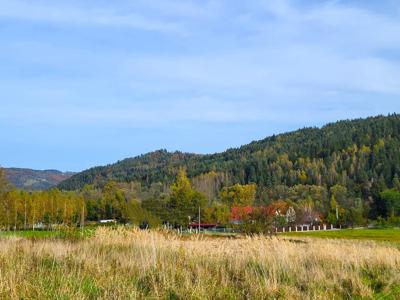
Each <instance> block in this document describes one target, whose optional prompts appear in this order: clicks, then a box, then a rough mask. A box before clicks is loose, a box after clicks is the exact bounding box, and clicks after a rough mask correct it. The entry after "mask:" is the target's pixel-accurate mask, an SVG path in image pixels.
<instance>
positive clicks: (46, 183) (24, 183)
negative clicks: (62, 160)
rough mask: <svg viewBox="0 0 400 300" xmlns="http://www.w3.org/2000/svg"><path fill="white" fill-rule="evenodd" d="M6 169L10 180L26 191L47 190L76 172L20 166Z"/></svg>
mask: <svg viewBox="0 0 400 300" xmlns="http://www.w3.org/2000/svg"><path fill="white" fill-rule="evenodd" d="M4 170H5V173H6V177H7V179H8V181H9V182H10V183H11V184H12V185H14V186H15V187H17V188H19V189H22V190H26V191H36V190H46V189H48V188H51V187H54V186H56V185H57V184H59V183H60V182H61V181H63V180H65V179H67V178H69V177H71V176H72V175H74V174H75V173H72V172H60V171H57V170H44V171H39V170H31V169H20V168H7V169H4Z"/></svg>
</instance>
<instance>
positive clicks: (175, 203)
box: [168, 169, 207, 226]
mask: <svg viewBox="0 0 400 300" xmlns="http://www.w3.org/2000/svg"><path fill="white" fill-rule="evenodd" d="M206 202H207V200H206V198H205V196H204V195H203V194H201V193H199V192H197V191H196V190H195V189H194V188H193V187H192V184H191V182H190V180H189V178H188V177H187V175H186V171H185V170H184V169H180V170H179V172H178V175H177V177H176V181H175V182H174V183H173V184H172V185H171V195H170V200H169V203H168V208H169V211H170V220H171V222H172V223H173V224H175V225H177V226H184V225H187V224H188V222H189V220H194V219H196V218H197V212H198V209H199V207H200V208H201V209H204V207H205V205H206Z"/></svg>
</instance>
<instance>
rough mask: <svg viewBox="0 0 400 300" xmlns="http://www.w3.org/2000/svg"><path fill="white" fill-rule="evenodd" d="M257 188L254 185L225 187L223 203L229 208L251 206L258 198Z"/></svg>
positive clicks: (222, 195) (222, 197) (222, 192)
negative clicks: (256, 197)
mask: <svg viewBox="0 0 400 300" xmlns="http://www.w3.org/2000/svg"><path fill="white" fill-rule="evenodd" d="M256 189H257V186H256V185H255V184H254V183H252V184H246V185H242V184H235V185H233V186H230V187H224V188H223V189H222V190H221V193H220V198H221V201H222V202H223V203H226V204H228V205H229V206H251V205H252V204H253V202H254V199H255V196H256Z"/></svg>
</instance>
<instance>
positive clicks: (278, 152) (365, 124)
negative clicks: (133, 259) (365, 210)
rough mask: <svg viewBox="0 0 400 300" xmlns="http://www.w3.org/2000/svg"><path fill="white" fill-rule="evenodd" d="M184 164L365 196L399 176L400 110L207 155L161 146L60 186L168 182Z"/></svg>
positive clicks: (191, 172)
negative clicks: (341, 188) (342, 188)
mask: <svg viewBox="0 0 400 300" xmlns="http://www.w3.org/2000/svg"><path fill="white" fill-rule="evenodd" d="M180 167H184V168H186V169H187V173H188V176H189V177H190V178H196V177H199V176H200V177H201V176H202V174H206V173H208V172H211V171H214V172H217V173H218V174H221V178H222V177H223V178H224V180H225V181H226V180H227V181H228V183H231V184H234V183H249V182H254V183H256V184H257V185H258V186H259V187H261V188H260V190H261V189H262V187H266V188H269V187H274V186H281V185H283V186H294V185H298V184H303V185H315V186H326V187H331V186H333V185H335V184H342V185H344V186H346V187H347V188H348V189H349V190H353V191H355V193H356V194H357V195H358V196H360V197H363V198H364V199H367V197H368V193H370V192H371V189H372V190H373V189H374V187H373V186H374V185H376V184H379V186H380V187H379V188H383V187H384V186H387V187H390V186H392V185H393V179H394V178H395V177H398V176H400V115H399V114H391V115H388V116H382V115H381V116H376V117H369V118H365V119H355V120H344V121H338V122H336V123H330V124H327V125H325V126H323V127H321V128H317V127H311V128H303V129H300V130H296V131H293V132H288V133H283V134H279V135H273V136H270V137H267V138H265V139H263V140H259V141H254V142H251V143H249V144H247V145H244V146H241V147H239V148H233V149H228V150H226V151H224V152H221V153H215V154H209V155H197V154H191V153H182V152H174V153H170V152H167V151H166V150H158V151H155V152H151V153H147V154H144V155H141V156H137V157H134V158H128V159H124V160H122V161H119V162H117V163H115V164H110V165H107V166H102V167H95V168H91V169H88V170H85V171H83V172H80V173H77V174H75V175H74V176H72V177H70V178H68V179H66V180H64V181H63V182H61V183H60V184H59V185H58V187H59V188H60V189H63V190H75V189H80V188H82V187H83V186H84V185H85V184H102V183H104V182H106V181H107V180H110V179H112V180H116V181H118V182H132V181H137V182H141V183H142V184H144V185H147V186H150V185H151V184H153V183H158V182H160V183H163V184H169V183H171V182H172V181H173V180H174V177H175V175H176V173H177V170H178V169H179V168H180ZM371 186H372V188H371ZM372 192H373V191H372Z"/></svg>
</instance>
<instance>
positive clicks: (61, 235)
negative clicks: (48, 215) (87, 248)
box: [0, 229, 94, 239]
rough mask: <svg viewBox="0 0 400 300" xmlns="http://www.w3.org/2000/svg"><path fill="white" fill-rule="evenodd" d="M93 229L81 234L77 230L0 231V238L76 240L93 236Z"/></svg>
mask: <svg viewBox="0 0 400 300" xmlns="http://www.w3.org/2000/svg"><path fill="white" fill-rule="evenodd" d="M93 232H94V231H93V229H85V230H84V231H83V232H82V231H81V230H78V229H74V230H72V229H71V230H53V231H49V230H35V231H33V230H20V231H0V238H1V237H22V238H28V239H48V238H57V239H76V238H81V237H88V236H91V235H92V234H93Z"/></svg>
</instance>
